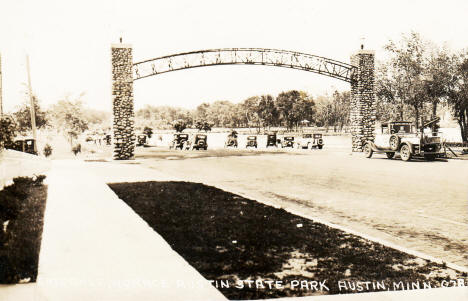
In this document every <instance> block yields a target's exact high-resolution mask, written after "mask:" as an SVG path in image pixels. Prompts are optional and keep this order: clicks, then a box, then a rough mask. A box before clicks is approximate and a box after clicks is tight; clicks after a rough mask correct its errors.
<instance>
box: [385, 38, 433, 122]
mask: <svg viewBox="0 0 468 301" xmlns="http://www.w3.org/2000/svg"><path fill="white" fill-rule="evenodd" d="M426 48H427V45H426V43H425V42H424V41H423V40H422V39H421V37H420V36H419V34H417V33H415V32H411V33H410V34H409V35H408V36H405V35H403V37H402V40H401V41H400V42H399V43H395V42H393V41H390V42H389V43H388V44H387V45H385V47H384V49H385V50H387V51H388V52H390V54H391V58H390V60H389V61H388V62H386V63H385V64H386V66H384V67H383V68H382V69H381V72H380V73H378V74H379V75H380V76H382V78H380V79H378V80H377V84H378V85H377V86H378V88H377V96H378V97H382V98H383V99H385V100H386V101H389V102H391V103H392V104H394V105H397V106H398V107H399V111H400V118H401V117H403V116H402V115H403V110H404V107H405V105H408V106H409V107H411V108H412V110H413V113H414V119H415V122H416V127H419V118H420V115H421V113H422V111H423V109H424V103H425V102H426V101H427V94H426V91H427V90H426V84H425V79H426V77H425V74H424V71H425V68H426V64H427V57H426Z"/></svg>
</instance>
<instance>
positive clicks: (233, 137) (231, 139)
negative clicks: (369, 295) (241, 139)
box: [224, 131, 237, 147]
mask: <svg viewBox="0 0 468 301" xmlns="http://www.w3.org/2000/svg"><path fill="white" fill-rule="evenodd" d="M224 147H237V132H236V131H232V132H231V133H230V134H229V135H228V137H227V140H226V143H225V144H224Z"/></svg>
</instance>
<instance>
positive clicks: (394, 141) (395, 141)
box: [389, 135, 400, 151]
mask: <svg viewBox="0 0 468 301" xmlns="http://www.w3.org/2000/svg"><path fill="white" fill-rule="evenodd" d="M389 144H390V149H391V150H392V151H396V150H398V147H399V146H400V137H398V136H396V135H392V136H390V140H389Z"/></svg>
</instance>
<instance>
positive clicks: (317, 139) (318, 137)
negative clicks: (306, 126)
mask: <svg viewBox="0 0 468 301" xmlns="http://www.w3.org/2000/svg"><path fill="white" fill-rule="evenodd" d="M313 147H317V148H318V149H322V148H323V138H322V134H314V142H313Z"/></svg>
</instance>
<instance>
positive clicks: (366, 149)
mask: <svg viewBox="0 0 468 301" xmlns="http://www.w3.org/2000/svg"><path fill="white" fill-rule="evenodd" d="M373 153H374V151H373V150H372V147H371V146H370V144H369V143H367V144H366V145H364V156H366V158H370V157H372V154H373Z"/></svg>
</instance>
